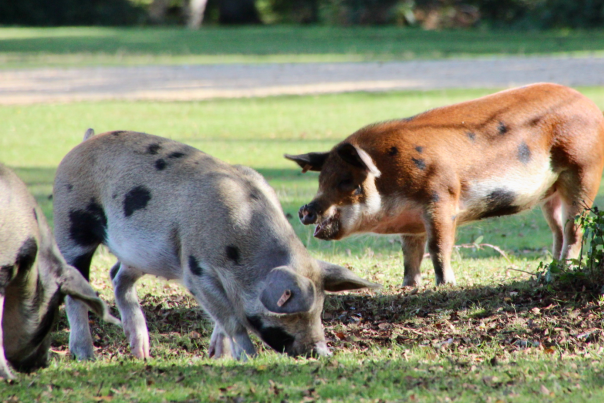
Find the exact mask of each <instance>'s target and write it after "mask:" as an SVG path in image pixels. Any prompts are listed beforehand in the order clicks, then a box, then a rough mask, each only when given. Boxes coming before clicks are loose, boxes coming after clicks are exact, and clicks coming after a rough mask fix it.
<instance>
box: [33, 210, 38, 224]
mask: <svg viewBox="0 0 604 403" xmlns="http://www.w3.org/2000/svg"><path fill="white" fill-rule="evenodd" d="M32 211H33V213H34V220H36V222H38V213H36V209H32Z"/></svg>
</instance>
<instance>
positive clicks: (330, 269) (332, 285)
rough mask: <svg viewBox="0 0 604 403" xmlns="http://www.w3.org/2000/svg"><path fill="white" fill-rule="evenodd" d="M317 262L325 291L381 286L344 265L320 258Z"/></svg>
mask: <svg viewBox="0 0 604 403" xmlns="http://www.w3.org/2000/svg"><path fill="white" fill-rule="evenodd" d="M317 262H319V267H321V270H322V271H323V287H325V291H331V292H337V291H346V290H358V289H360V288H382V286H381V285H379V284H376V283H372V282H371V281H367V280H365V279H362V278H361V277H359V276H357V275H356V274H354V273H353V272H351V271H350V270H348V269H347V268H345V267H342V266H338V265H337V264H332V263H327V262H323V261H321V260H317Z"/></svg>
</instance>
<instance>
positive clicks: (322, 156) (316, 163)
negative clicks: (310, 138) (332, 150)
mask: <svg viewBox="0 0 604 403" xmlns="http://www.w3.org/2000/svg"><path fill="white" fill-rule="evenodd" d="M328 155H329V151H328V152H324V153H308V154H299V155H290V154H285V155H284V157H285V158H287V159H288V160H291V161H294V162H295V163H297V164H298V165H300V168H302V173H304V172H306V171H320V170H321V169H322V168H323V164H324V163H325V160H326V159H327V156H328Z"/></svg>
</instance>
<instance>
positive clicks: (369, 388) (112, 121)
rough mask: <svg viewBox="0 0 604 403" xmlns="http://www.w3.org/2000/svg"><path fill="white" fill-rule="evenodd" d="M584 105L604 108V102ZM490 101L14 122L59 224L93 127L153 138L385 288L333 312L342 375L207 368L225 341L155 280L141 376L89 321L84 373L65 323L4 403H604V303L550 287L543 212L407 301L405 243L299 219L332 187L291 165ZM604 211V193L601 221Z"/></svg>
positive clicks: (134, 106) (198, 109)
mask: <svg viewBox="0 0 604 403" xmlns="http://www.w3.org/2000/svg"><path fill="white" fill-rule="evenodd" d="M6 32H7V31H5V33H6ZM16 32H17V33H23V32H25V31H20V30H16ZM32 32H34V33H35V30H32ZM100 32H109V31H103V30H100ZM175 32H176V31H175ZM179 32H180V31H179ZM393 32H394V31H393ZM462 33H463V32H462ZM580 91H582V92H583V93H584V94H586V95H587V96H589V97H590V98H591V99H593V100H594V101H595V102H596V103H597V104H598V105H599V106H600V108H601V109H602V108H604V88H581V89H580ZM492 92H494V90H447V91H430V92H393V93H352V94H339V95H321V96H305V97H293V96H291V97H271V98H263V99H246V100H216V101H206V102H174V103H160V102H133V103H129V102H94V103H77V104H69V105H60V104H55V105H33V106H15V107H3V108H2V109H0V121H2V122H3V127H4V133H3V135H2V137H0V161H2V162H3V163H5V164H6V165H8V166H10V167H12V168H14V169H15V171H16V172H17V173H18V174H19V175H20V176H21V177H22V178H23V179H24V180H25V181H26V183H27V184H28V186H29V188H30V189H31V191H32V192H33V193H34V195H35V196H36V198H37V200H38V201H39V203H40V204H41V205H42V206H43V209H44V212H45V213H46V215H47V216H48V218H49V219H50V220H51V222H52V199H51V198H50V197H49V196H50V194H51V191H52V180H53V177H54V172H55V169H56V166H57V164H58V163H59V161H60V160H61V158H62V156H63V155H65V153H67V152H68V151H69V150H70V149H71V148H72V147H74V146H75V145H76V144H78V143H79V142H80V141H81V139H82V136H83V134H84V132H85V130H86V129H87V128H88V127H93V128H94V129H95V130H96V131H97V133H100V132H103V131H108V130H118V129H120V130H125V129H131V130H137V131H144V132H148V133H153V134H157V135H161V136H165V137H169V138H172V139H175V140H179V141H183V142H186V143H188V144H191V145H193V146H195V147H197V148H199V149H201V150H204V151H206V152H208V153H210V154H212V155H214V156H216V157H218V158H221V159H223V160H226V161H228V162H231V163H241V164H245V165H249V166H251V167H253V168H255V169H257V170H258V171H259V172H260V173H262V174H263V175H264V176H265V177H266V178H267V179H268V180H269V182H270V184H271V185H272V186H273V187H274V188H275V189H276V190H277V193H278V195H279V198H280V200H281V202H282V204H283V206H284V209H285V212H286V213H288V214H290V215H291V216H292V218H291V219H290V222H291V224H292V225H293V226H294V229H295V230H296V232H297V234H298V236H300V238H301V239H302V241H303V242H304V243H305V244H306V245H307V247H308V248H309V249H310V251H311V253H312V254H313V255H314V256H316V257H319V258H322V259H324V260H329V261H333V262H335V263H339V264H343V265H347V266H348V267H350V268H352V269H353V270H354V271H355V272H357V273H359V274H361V275H363V276H365V277H367V278H369V279H371V280H373V281H377V282H380V283H382V284H383V285H384V289H383V290H380V291H377V292H358V293H350V294H345V295H339V296H333V297H330V298H329V299H328V300H327V302H326V309H325V313H324V325H325V328H326V335H327V338H328V341H329V344H330V345H331V346H332V347H333V348H334V350H335V352H336V354H335V356H334V357H333V358H331V359H321V360H314V359H292V358H288V357H283V356H280V355H277V354H275V353H273V352H270V351H267V350H266V349H262V348H261V353H260V355H259V357H258V358H256V359H253V360H251V361H249V362H247V363H239V362H234V361H232V360H221V361H212V360H209V359H208V358H207V347H208V342H209V334H210V332H211V325H210V323H209V322H208V321H207V320H206V319H205V318H204V317H203V314H202V313H201V312H200V311H199V309H198V308H197V307H196V304H195V303H194V301H193V299H192V298H191V297H190V296H189V294H188V293H187V292H186V291H185V290H184V289H183V288H182V287H181V286H180V285H178V284H176V283H173V282H169V283H168V282H165V281H162V280H158V279H150V278H145V279H143V280H142V281H141V282H140V286H139V288H138V293H139V297H140V299H141V302H142V305H143V307H144V309H145V313H146V316H147V321H148V325H149V330H150V334H151V354H152V356H153V357H154V358H153V359H151V360H149V361H147V362H141V361H135V360H132V359H131V358H130V357H129V356H128V346H127V343H126V340H125V337H124V335H123V334H122V331H121V329H119V328H117V327H115V326H111V325H105V324H103V323H99V322H98V321H97V319H96V318H94V317H92V316H91V319H92V323H93V325H92V327H93V334H94V339H95V342H96V346H97V347H98V350H97V355H98V357H99V358H98V360H97V361H95V362H93V363H78V362H74V361H71V360H70V359H69V355H68V351H67V347H68V346H67V344H68V342H67V340H68V336H69V333H68V325H67V321H66V319H65V318H64V313H63V314H62V319H61V321H60V322H59V323H58V325H57V328H56V331H55V333H54V336H53V339H54V341H53V353H52V364H51V366H50V367H49V368H48V369H45V370H42V371H39V372H37V373H35V374H31V375H26V374H20V375H19V377H18V379H17V380H16V381H13V382H10V383H4V384H0V400H1V401H14V402H17V401H36V400H37V401H42V402H50V401H56V402H82V401H112V402H131V401H140V402H143V401H144V402H147V401H150V402H164V401H166V402H167V401H191V402H193V401H233V402H240V401H302V400H304V401H314V400H321V401H326V400H329V399H331V400H332V401H336V400H344V401H350V400H366V401H434V402H441V401H442V402H446V401H459V402H475V401H485V402H489V401H490V402H498V401H500V402H508V401H509V402H511V401H513V402H525V401H526V402H528V401H531V402H532V401H535V400H537V401H569V402H580V401H592V402H598V401H604V372H603V371H604V366H603V365H602V363H601V360H602V358H603V356H604V353H603V351H604V339H603V338H602V330H601V329H602V320H603V319H602V303H603V302H604V300H602V299H599V298H598V297H597V294H598V293H597V291H596V292H594V291H593V289H592V288H590V287H587V288H582V286H578V288H577V286H576V284H570V285H568V286H567V287H566V288H564V287H558V286H556V285H554V286H548V285H545V284H543V283H540V282H538V281H537V280H536V279H535V276H534V275H533V273H536V272H537V271H538V270H539V269H538V265H539V263H540V262H541V261H544V262H548V259H549V256H550V255H549V247H550V243H551V235H550V233H549V230H548V228H547V225H546V224H545V222H544V220H543V218H542V217H541V213H540V212H539V211H538V210H536V211H531V212H527V213H524V214H521V215H518V216H514V217H504V218H499V219H492V220H489V221H483V222H480V223H477V224H474V225H470V226H466V227H463V228H462V229H460V231H459V233H458V239H457V243H458V244H471V243H473V242H474V241H476V240H477V239H481V241H480V242H485V243H489V244H492V245H495V246H498V247H500V248H501V249H503V250H504V251H505V252H506V253H507V254H508V257H509V260H507V259H504V258H502V257H501V256H500V255H499V254H498V253H497V252H495V251H494V250H492V249H489V248H486V249H483V250H476V249H475V248H460V249H458V250H457V251H456V253H455V256H454V262H453V265H454V270H455V273H456V275H457V278H458V283H459V285H458V286H455V287H452V286H447V287H441V288H436V287H434V286H433V282H434V275H433V273H432V265H431V263H430V262H428V261H427V260H426V261H425V263H424V265H423V267H422V270H423V273H424V278H425V283H426V284H425V285H424V286H422V287H420V288H418V289H403V288H401V287H400V284H401V283H402V277H403V270H402V259H401V258H402V254H401V252H400V244H399V241H398V239H397V238H396V237H386V236H384V237H378V236H372V235H365V236H357V237H354V238H352V239H348V240H344V241H341V242H323V241H319V240H316V239H314V238H313V237H312V235H311V234H312V229H310V228H307V227H304V226H302V225H301V224H300V223H299V222H298V220H297V219H296V218H295V217H296V211H297V209H298V208H299V206H300V205H301V204H303V203H305V202H308V201H309V200H310V199H311V198H312V196H313V195H314V192H315V191H316V187H317V175H316V174H314V173H307V174H301V172H300V171H299V169H296V167H295V166H294V164H293V163H291V162H289V161H286V160H285V159H283V158H282V154H283V153H285V152H287V153H301V152H306V151H323V150H327V149H329V148H330V147H331V146H333V145H334V144H335V143H336V142H338V141H340V140H341V139H343V138H344V137H345V136H346V135H348V134H350V133H351V132H353V131H354V130H356V129H358V128H359V127H361V126H363V125H365V124H368V123H371V122H375V121H379V120H385V119H392V118H400V117H405V116H410V115H413V114H415V113H418V112H421V111H423V110H426V109H429V108H433V107H436V106H440V105H445V104H450V103H454V102H459V101H462V100H466V99H471V98H475V97H478V96H481V95H485V94H488V93H492ZM603 197H604V191H601V192H600V196H599V197H598V199H597V204H599V205H602V202H603V201H604V198H603ZM114 261H115V258H113V257H112V256H111V255H110V254H109V253H108V252H107V251H106V250H104V249H100V250H99V252H98V253H97V255H96V257H95V259H94V261H93V279H92V284H93V286H94V287H95V288H96V289H97V290H98V291H99V292H100V294H101V296H102V297H103V298H104V299H105V300H106V301H108V303H109V304H110V305H111V306H112V309H114V308H113V307H114V304H113V297H112V291H111V286H110V282H109V277H108V270H109V267H110V266H111V265H112V264H113V262H114Z"/></svg>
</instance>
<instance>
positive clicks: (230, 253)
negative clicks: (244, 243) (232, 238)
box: [226, 245, 239, 264]
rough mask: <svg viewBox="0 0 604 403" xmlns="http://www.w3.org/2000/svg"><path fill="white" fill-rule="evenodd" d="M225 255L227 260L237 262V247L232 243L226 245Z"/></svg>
mask: <svg viewBox="0 0 604 403" xmlns="http://www.w3.org/2000/svg"><path fill="white" fill-rule="evenodd" d="M226 255H227V257H228V258H229V260H232V261H233V262H234V263H235V264H239V249H237V247H236V246H234V245H229V246H227V247H226Z"/></svg>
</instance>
